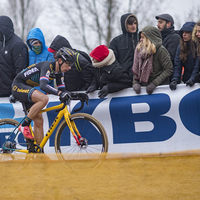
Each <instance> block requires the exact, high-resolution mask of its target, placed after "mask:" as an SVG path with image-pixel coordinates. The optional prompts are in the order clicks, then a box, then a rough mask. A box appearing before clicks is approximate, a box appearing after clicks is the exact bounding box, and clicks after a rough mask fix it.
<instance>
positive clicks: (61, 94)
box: [59, 92, 71, 102]
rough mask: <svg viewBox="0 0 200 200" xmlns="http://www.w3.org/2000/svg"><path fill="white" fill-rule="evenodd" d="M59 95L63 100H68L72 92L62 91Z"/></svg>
mask: <svg viewBox="0 0 200 200" xmlns="http://www.w3.org/2000/svg"><path fill="white" fill-rule="evenodd" d="M59 97H60V101H61V102H63V101H67V100H68V99H70V98H71V94H70V92H61V93H60V94H59Z"/></svg>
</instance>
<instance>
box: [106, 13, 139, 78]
mask: <svg viewBox="0 0 200 200" xmlns="http://www.w3.org/2000/svg"><path fill="white" fill-rule="evenodd" d="M121 29H122V32H123V33H122V34H121V35H118V36H117V37H115V38H113V40H112V41H111V42H110V45H109V48H110V49H112V50H113V51H114V54H115V57H116V60H117V61H118V62H119V63H120V64H121V65H122V67H123V68H124V69H125V70H126V71H127V72H128V74H129V76H130V78H131V79H133V74H132V66H133V59H134V52H135V47H136V46H137V43H138V20H137V17H136V16H135V15H133V14H132V13H126V14H124V15H122V16H121Z"/></svg>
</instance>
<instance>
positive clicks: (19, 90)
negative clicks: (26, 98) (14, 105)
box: [17, 88, 30, 93]
mask: <svg viewBox="0 0 200 200" xmlns="http://www.w3.org/2000/svg"><path fill="white" fill-rule="evenodd" d="M29 91H30V90H29V89H28V90H24V89H20V88H18V89H17V92H22V93H29Z"/></svg>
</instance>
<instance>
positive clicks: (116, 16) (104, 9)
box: [51, 0, 168, 52]
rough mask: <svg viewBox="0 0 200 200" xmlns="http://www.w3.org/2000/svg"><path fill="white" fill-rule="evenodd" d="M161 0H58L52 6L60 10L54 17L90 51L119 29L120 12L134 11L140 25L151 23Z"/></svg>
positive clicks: (162, 0) (104, 42) (107, 43)
mask: <svg viewBox="0 0 200 200" xmlns="http://www.w3.org/2000/svg"><path fill="white" fill-rule="evenodd" d="M164 1H168V0H145V1H144V0H125V1H123V3H122V2H121V1H120V0H84V1H83V0H68V1H67V3H66V2H65V1H63V0H57V2H56V4H55V6H53V7H54V8H53V9H55V10H59V11H60V12H59V14H58V15H57V16H56V17H57V18H59V19H60V22H61V20H62V22H61V23H62V24H63V25H62V26H67V27H68V32H70V33H71V36H72V39H73V40H74V41H76V44H79V45H81V46H84V47H85V48H86V49H87V51H88V52H89V51H90V50H91V49H92V48H94V47H95V46H97V45H99V44H105V45H107V46H109V43H110V40H111V39H112V38H113V37H114V36H116V35H118V34H120V33H121V27H120V23H119V22H120V17H121V15H122V14H124V13H127V12H131V13H133V14H135V15H136V16H137V17H138V19H140V20H139V26H140V25H143V26H144V25H147V24H153V23H154V22H155V16H153V17H152V16H151V15H152V13H156V14H159V13H158V12H159V10H161V4H162V3H163V2H164ZM127 5H128V6H127ZM51 7H52V5H51ZM54 13H55V12H54Z"/></svg>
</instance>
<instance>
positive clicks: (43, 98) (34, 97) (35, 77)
mask: <svg viewBox="0 0 200 200" xmlns="http://www.w3.org/2000/svg"><path fill="white" fill-rule="evenodd" d="M75 59H76V56H75V53H74V51H72V50H71V49H68V48H66V47H63V48H60V49H59V50H58V52H57V59H56V61H53V62H51V61H44V62H40V63H37V64H33V65H31V66H29V67H27V68H26V69H24V70H22V71H21V72H20V73H18V75H17V76H16V78H15V79H14V81H13V84H12V94H13V96H14V98H16V99H18V100H20V101H21V102H25V105H26V108H27V109H29V108H30V110H29V112H28V115H27V116H26V118H25V120H24V121H23V123H22V124H21V125H20V126H19V130H20V131H21V132H22V134H23V135H24V138H25V139H30V140H34V137H33V136H32V135H31V131H30V129H29V125H30V123H31V121H32V120H33V121H34V135H35V139H36V143H37V144H40V143H41V141H42V139H43V136H44V134H43V117H42V114H41V113H40V111H41V110H42V109H43V108H44V107H45V106H46V105H47V103H48V100H49V98H48V96H47V95H45V94H43V93H42V92H40V91H39V90H37V89H35V88H34V86H40V88H41V89H42V90H43V91H45V92H46V93H48V94H54V95H58V96H59V97H60V100H61V101H63V100H67V99H68V98H69V97H70V93H69V92H67V91H65V84H64V75H63V73H65V72H67V71H69V70H70V69H71V65H73V64H74V62H75V61H76V60H75ZM52 79H56V83H57V87H58V89H55V88H53V87H51V86H50V85H48V82H49V80H52Z"/></svg>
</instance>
